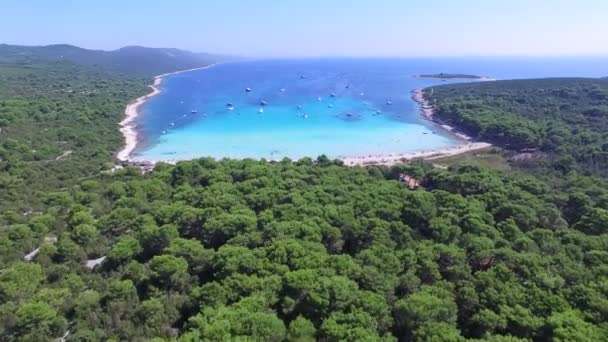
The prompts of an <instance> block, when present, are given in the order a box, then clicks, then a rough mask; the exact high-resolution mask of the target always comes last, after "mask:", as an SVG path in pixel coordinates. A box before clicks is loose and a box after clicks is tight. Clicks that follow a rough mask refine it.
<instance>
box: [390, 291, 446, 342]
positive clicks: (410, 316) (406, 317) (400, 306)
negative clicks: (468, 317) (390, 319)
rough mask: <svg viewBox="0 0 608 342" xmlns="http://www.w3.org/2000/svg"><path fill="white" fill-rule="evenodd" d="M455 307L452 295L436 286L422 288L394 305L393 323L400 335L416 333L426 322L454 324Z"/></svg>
mask: <svg viewBox="0 0 608 342" xmlns="http://www.w3.org/2000/svg"><path fill="white" fill-rule="evenodd" d="M456 312H457V307H456V304H455V303H454V300H453V299H452V294H451V293H450V292H449V291H448V290H446V289H444V288H441V287H438V286H423V287H422V288H421V289H420V291H418V292H415V293H413V294H411V295H410V296H408V297H406V298H404V299H401V300H399V301H397V302H396V303H395V309H394V315H395V323H396V324H397V326H398V327H399V331H400V334H401V335H407V334H408V333H409V332H410V331H413V332H414V333H416V331H417V330H418V329H419V328H420V327H421V326H423V325H424V324H426V323H427V322H436V323H445V324H447V325H452V326H453V325H454V324H455V323H456Z"/></svg>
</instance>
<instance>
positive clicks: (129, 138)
mask: <svg viewBox="0 0 608 342" xmlns="http://www.w3.org/2000/svg"><path fill="white" fill-rule="evenodd" d="M217 64H218V63H214V64H211V65H208V66H205V67H200V68H192V69H187V70H180V71H176V72H170V73H165V74H161V75H157V76H155V77H154V82H153V83H152V84H151V85H149V87H150V88H151V89H152V92H151V93H149V94H147V95H144V96H141V97H139V98H137V99H135V100H133V101H132V102H130V103H129V104H128V105H127V106H126V108H125V118H124V119H123V120H122V121H121V122H120V132H121V133H122V135H123V136H124V138H125V144H124V146H123V148H122V149H121V150H120V151H119V152H118V153H117V155H116V159H118V160H119V161H122V162H127V163H130V164H132V165H134V166H139V167H142V168H150V167H153V165H154V164H156V162H157V161H153V160H138V161H133V160H131V159H130V156H131V154H132V153H133V151H134V150H135V148H136V147H137V143H138V134H137V130H136V129H135V125H134V122H135V120H136V118H137V116H138V114H139V108H140V106H141V105H143V104H144V103H145V102H146V101H148V100H149V99H150V98H152V97H154V96H156V95H158V94H160V93H161V92H162V89H161V88H160V85H161V83H162V81H163V78H164V77H166V76H170V75H174V74H178V73H182V72H188V71H193V70H201V69H207V68H210V67H212V66H215V65H217ZM485 80H486V79H484V81H485ZM487 80H488V81H490V80H492V79H487ZM411 94H412V99H413V100H414V101H415V102H416V103H417V104H418V105H419V107H420V114H421V115H422V116H423V117H424V118H425V119H427V120H429V121H432V122H434V123H435V124H437V125H439V126H440V128H441V129H443V130H446V131H448V132H449V133H451V134H452V135H453V136H455V137H456V138H457V139H459V140H460V141H462V144H458V145H455V146H450V147H445V148H438V149H431V150H419V151H412V152H404V153H391V154H375V155H367V156H339V157H337V158H336V159H338V160H341V161H342V162H343V163H344V165H346V166H368V165H387V166H390V165H394V164H398V163H403V162H407V161H411V160H413V159H425V160H432V159H437V158H442V157H448V156H454V155H458V154H462V153H466V152H470V151H476V150H481V149H485V148H488V147H491V146H492V145H491V144H489V143H485V142H474V141H473V139H472V138H471V137H469V136H467V135H465V134H463V133H462V132H458V131H457V130H455V129H454V128H453V127H451V126H449V125H447V124H445V123H444V122H442V121H441V120H439V119H437V118H436V117H435V116H434V114H435V108H434V107H433V106H432V105H431V104H430V102H429V101H428V100H427V99H425V98H424V91H423V89H422V88H418V89H414V90H412V91H411ZM165 162H169V163H175V162H177V160H174V161H165Z"/></svg>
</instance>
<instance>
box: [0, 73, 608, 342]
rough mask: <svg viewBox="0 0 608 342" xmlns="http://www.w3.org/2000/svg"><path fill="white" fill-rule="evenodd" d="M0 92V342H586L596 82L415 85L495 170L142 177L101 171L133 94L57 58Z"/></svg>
mask: <svg viewBox="0 0 608 342" xmlns="http://www.w3.org/2000/svg"><path fill="white" fill-rule="evenodd" d="M150 76H152V75H150ZM0 79H1V81H2V82H0V122H1V124H0V127H1V128H2V130H1V131H0V146H2V150H1V151H0V158H1V160H0V179H2V181H1V182H0V200H1V202H0V209H1V210H2V217H1V219H0V339H1V340H3V341H51V340H54V339H57V338H60V337H62V336H63V337H64V338H65V340H66V341H158V342H160V341H233V340H238V341H315V340H320V341H605V340H607V338H606V336H608V325H607V323H606V322H607V320H608V278H607V277H608V234H607V231H606V227H608V184H606V181H605V179H604V178H603V177H604V173H603V172H601V171H602V168H601V164H595V163H600V162H601V161H599V159H593V158H596V157H597V156H595V155H594V153H600V152H601V151H603V150H602V149H603V146H604V144H606V143H608V141H605V140H602V139H604V137H605V135H604V134H603V131H602V129H601V124H602V123H603V122H604V120H606V113H605V112H602V111H601V108H603V106H606V105H607V102H606V101H607V99H606V98H605V97H602V96H603V95H602V94H605V91H606V90H605V89H607V88H606V87H605V81H604V80H590V79H567V80H566V79H556V80H533V81H517V82H518V83H515V82H516V81H513V82H511V81H499V82H485V83H480V84H467V85H462V86H461V85H445V86H441V87H434V88H433V89H432V90H431V89H428V90H427V91H426V96H427V97H428V98H429V99H430V100H431V101H433V102H434V103H435V105H436V106H437V107H438V108H439V109H440V110H439V115H440V117H441V119H443V120H446V121H449V122H450V123H452V124H454V125H455V126H457V127H458V128H460V129H462V130H464V131H467V132H468V133H471V134H475V135H476V136H477V137H478V138H479V139H486V140H489V141H491V142H493V143H494V144H496V145H498V146H501V147H503V148H504V149H505V152H504V154H505V158H511V159H510V160H513V161H512V164H513V169H512V170H509V171H501V170H494V169H491V168H484V167H479V166H472V165H467V164H461V165H453V166H450V167H449V168H447V169H445V168H437V167H435V166H434V165H433V164H431V163H427V162H424V161H415V162H412V163H409V164H404V165H397V166H393V167H381V166H372V167H365V168H364V167H346V166H344V165H342V163H341V162H340V161H336V160H330V159H328V158H327V157H324V156H320V157H318V158H315V159H308V158H305V159H302V160H298V161H292V160H289V159H284V160H282V161H279V162H271V161H265V160H248V159H245V160H228V159H225V160H212V159H207V158H203V159H198V160H192V161H184V162H180V163H178V164H176V165H168V164H163V163H160V164H157V165H156V167H155V170H154V171H153V172H151V173H147V174H142V173H141V172H140V170H139V169H137V168H133V167H126V168H122V169H118V170H117V169H113V168H112V166H113V165H114V164H113V153H114V152H115V151H116V150H117V149H118V148H119V147H120V144H121V138H120V135H119V133H118V130H117V125H118V122H119V121H120V118H121V115H122V111H123V110H124V105H125V104H126V103H127V102H128V101H129V100H130V99H132V98H135V97H137V96H139V95H141V94H143V93H145V92H147V91H148V89H147V88H146V86H145V85H146V84H147V83H149V79H146V78H140V77H139V76H134V75H128V74H119V73H111V72H105V71H100V70H98V69H95V68H90V67H87V66H82V65H76V64H72V63H69V62H61V63H55V62H53V63H47V62H36V63H26V64H22V63H19V64H16V63H4V64H0ZM541 94H545V96H543V95H541ZM547 94H552V95H550V96H548V95H547ZM556 108H557V109H558V110H555V109H556ZM592 109H596V110H597V111H594V110H592ZM499 118H500V120H499ZM504 123H513V126H509V125H505V124H504ZM513 127H515V128H513ZM558 128H559V129H561V130H562V131H560V132H561V133H560V134H553V135H551V134H550V132H552V131H551V129H558ZM520 135H523V136H524V138H520ZM556 137H559V138H561V140H559V141H556V139H557V138H556ZM552 142H553V145H552V144H551V143H552ZM607 146H608V145H607ZM67 151H72V152H71V153H69V154H68V153H66V152H67ZM521 154H529V155H531V157H530V158H532V159H530V158H528V162H527V163H525V162H521V161H520V162H517V160H519V159H521V158H519V159H518V158H513V157H514V156H519V155H521ZM591 155H594V157H593V158H592V159H589V156H591ZM598 156H599V154H598ZM598 158H599V157H598ZM524 159H525V158H524ZM530 160H534V161H535V162H534V163H532V162H530ZM591 165H597V167H596V168H594V167H591ZM566 166H567V167H566ZM404 174H406V175H409V176H412V177H415V178H416V179H418V180H420V183H421V184H422V187H421V188H419V189H416V190H410V189H409V188H407V187H406V186H405V185H404V184H403V183H401V182H400V181H399V179H400V176H402V175H404Z"/></svg>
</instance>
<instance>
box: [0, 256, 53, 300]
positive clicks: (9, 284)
mask: <svg viewBox="0 0 608 342" xmlns="http://www.w3.org/2000/svg"><path fill="white" fill-rule="evenodd" d="M44 280H45V276H44V273H43V270H42V267H40V265H38V264H31V263H24V262H17V263H14V264H13V265H11V267H9V268H7V269H5V270H4V271H3V272H1V273H0V295H1V296H2V300H3V302H5V301H21V300H24V299H27V298H29V297H31V296H32V295H33V294H34V293H35V291H36V290H37V289H38V287H39V286H40V285H41V284H42V282H43V281H44Z"/></svg>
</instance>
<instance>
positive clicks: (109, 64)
mask: <svg viewBox="0 0 608 342" xmlns="http://www.w3.org/2000/svg"><path fill="white" fill-rule="evenodd" d="M233 59H237V57H234V56H225V55H219V54H211V53H201V52H191V51H187V50H181V49H177V48H150V47H144V46H136V45H132V46H124V47H121V48H118V49H115V50H92V49H85V48H81V47H78V46H75V45H71V44H51V45H40V46H26V45H11V44H0V63H20V64H29V63H34V62H65V61H67V62H71V63H75V64H80V65H87V66H92V67H97V68H101V69H104V70H106V71H112V72H117V73H123V74H128V75H134V76H146V77H149V76H154V75H158V74H163V73H167V72H173V71H179V70H184V69H192V68H197V67H204V66H207V65H210V64H213V63H217V62H220V61H226V60H233Z"/></svg>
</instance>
